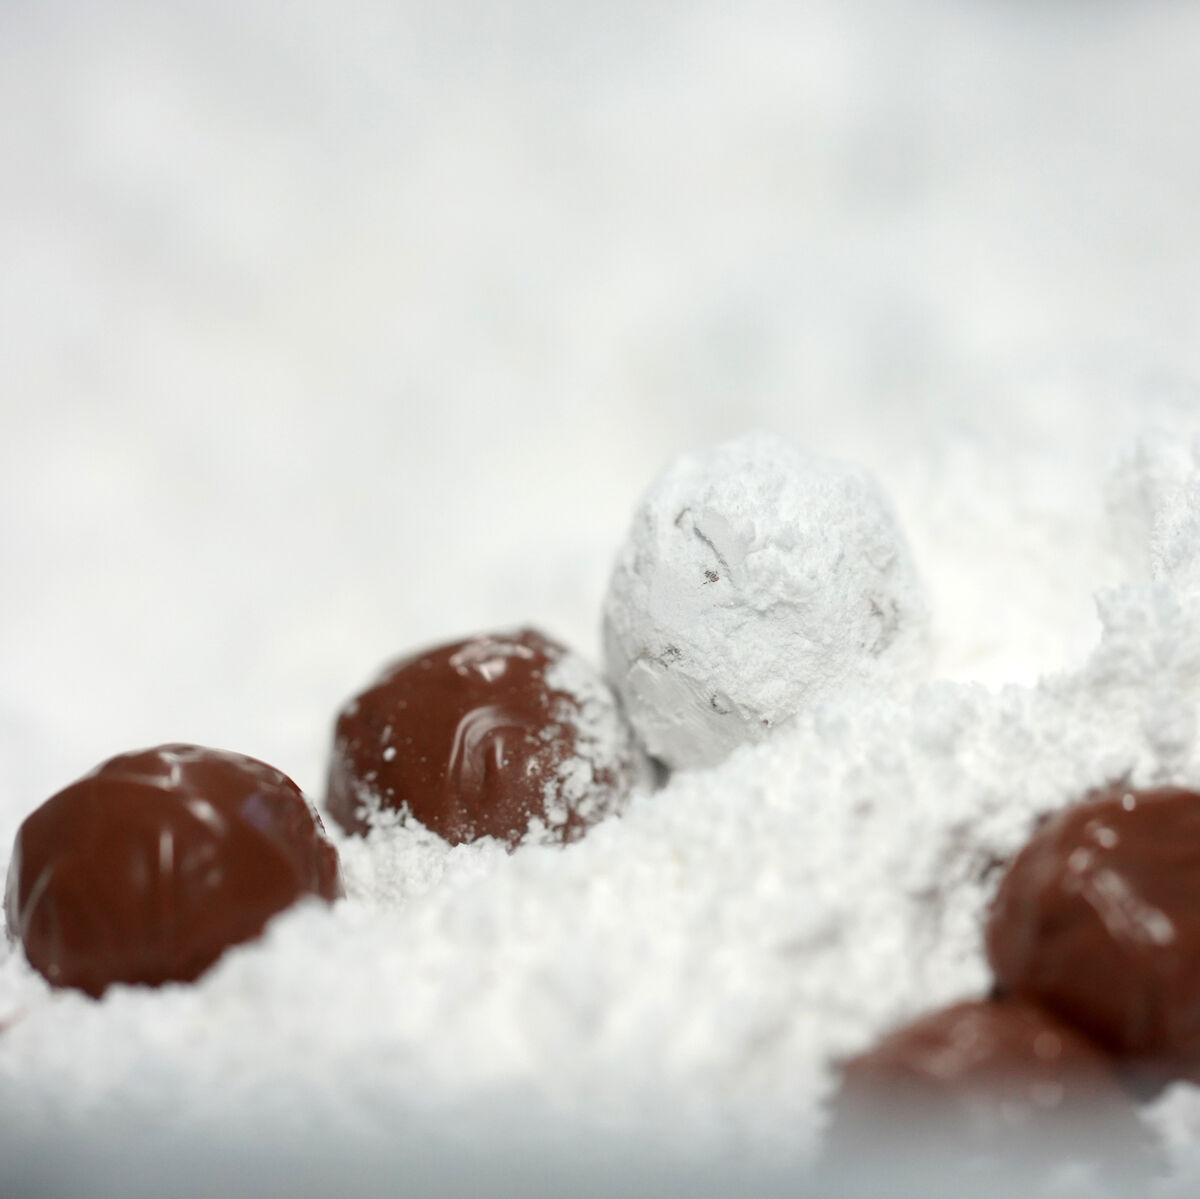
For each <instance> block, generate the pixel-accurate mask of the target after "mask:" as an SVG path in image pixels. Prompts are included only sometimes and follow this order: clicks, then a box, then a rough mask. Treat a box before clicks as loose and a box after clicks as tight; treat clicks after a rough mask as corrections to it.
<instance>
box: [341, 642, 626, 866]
mask: <svg viewBox="0 0 1200 1199" xmlns="http://www.w3.org/2000/svg"><path fill="white" fill-rule="evenodd" d="M568 656H569V661H568ZM562 665H570V666H571V668H572V672H573V677H574V679H575V680H576V682H577V684H578V686H576V687H572V688H571V689H567V688H566V687H565V686H563V685H561V683H557V682H556V675H555V671H556V670H557V669H559V668H560V667H561V666H562ZM580 688H582V691H581V690H580ZM634 774H635V750H634V746H633V742H632V738H631V736H630V734H629V732H628V729H627V727H626V725H625V723H624V720H623V718H622V716H621V714H620V711H619V709H618V707H617V703H616V700H615V698H614V697H613V695H612V693H611V691H610V690H609V688H608V687H607V685H606V684H605V683H604V682H603V681H602V680H601V679H600V678H599V676H598V675H596V674H595V672H594V671H592V670H591V669H590V668H589V667H586V666H585V665H584V664H583V662H582V660H580V659H578V658H577V657H576V656H575V655H571V654H570V651H568V650H567V649H566V648H565V647H563V646H561V645H559V644H557V643H556V642H554V641H551V640H550V639H549V638H547V637H545V636H543V635H542V634H541V633H538V632H536V631H534V630H532V629H523V630H521V631H519V632H516V633H511V634H505V633H498V634H494V635H491V636H481V637H475V638H472V639H470V640H468V641H460V642H455V643H454V644H452V645H444V646H439V647H437V648H435V649H431V650H428V651H425V652H423V653H420V654H417V655H415V656H414V657H410V658H405V659H403V660H402V661H400V662H397V663H395V664H394V665H392V666H391V667H389V668H388V669H387V670H385V671H384V673H383V675H382V676H381V677H380V678H379V679H378V680H377V681H376V682H375V683H374V684H373V685H372V686H371V687H369V688H368V689H367V690H366V691H364V692H362V694H360V695H358V696H357V697H355V698H354V699H353V700H351V701H350V702H349V703H348V704H347V705H346V707H345V708H344V709H343V710H342V712H341V714H340V716H339V717H338V721H337V728H336V731H335V737H334V748H333V757H332V761H331V764H330V770H329V790H328V796H327V807H328V809H329V813H330V815H332V816H333V818H334V819H335V820H337V821H338V823H339V824H341V825H342V826H343V827H344V828H345V829H346V830H347V831H349V832H357V833H365V832H366V831H367V830H368V829H369V827H370V824H371V814H372V813H373V812H375V811H393V812H404V813H411V815H412V816H414V817H415V818H416V819H417V820H419V821H420V822H421V823H422V824H423V825H425V827H426V828H428V829H429V830H430V831H432V832H434V833H437V834H438V835H439V836H441V837H443V838H445V839H446V840H447V841H449V842H451V843H452V844H460V843H462V842H466V841H473V840H476V839H477V838H480V837H496V838H499V839H500V840H502V841H505V842H506V843H507V844H508V845H509V846H510V847H511V846H514V845H516V844H517V842H519V841H520V840H521V839H522V838H524V837H525V836H526V835H527V834H528V833H530V831H531V830H534V831H536V832H537V833H538V834H539V836H541V837H542V838H543V839H548V840H555V841H570V840H573V839H575V838H576V837H578V836H580V835H581V834H582V833H583V831H584V830H585V829H586V828H587V827H588V826H589V825H591V824H594V823H595V822H596V821H597V820H599V819H601V818H603V817H604V816H606V815H608V814H609V813H610V812H613V811H615V810H617V809H618V808H619V807H620V806H621V804H622V803H623V802H624V799H625V796H626V793H627V792H628V789H629V787H630V785H631V782H632V780H633V777H634Z"/></svg>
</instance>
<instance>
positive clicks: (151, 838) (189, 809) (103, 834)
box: [5, 745, 341, 996]
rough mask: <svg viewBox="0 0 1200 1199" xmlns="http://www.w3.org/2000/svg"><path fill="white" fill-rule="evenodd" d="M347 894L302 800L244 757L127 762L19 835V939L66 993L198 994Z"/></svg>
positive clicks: (11, 915)
mask: <svg viewBox="0 0 1200 1199" xmlns="http://www.w3.org/2000/svg"><path fill="white" fill-rule="evenodd" d="M340 893H341V887H340V883H339V880H338V860H337V851H336V850H335V849H334V848H333V846H332V845H331V844H330V843H329V842H328V841H327V840H326V839H325V836H324V829H323V828H322V827H321V822H320V818H319V817H318V816H317V814H316V812H315V811H313V809H312V808H311V806H310V805H309V804H308V802H307V800H305V798H304V796H303V795H302V794H301V792H300V789H299V788H298V787H297V786H296V784H295V783H293V782H292V780H291V779H289V778H288V777H287V776H286V775H284V774H282V773H280V772H279V771H278V770H275V769H274V768H272V767H270V766H267V765H266V764H264V763H263V762H258V761H256V760H255V759H253V758H247V757H243V756H242V755H241V754H234V753H225V752H222V751H220V750H214V749H201V748H199V747H197V746H193V745H164V746H160V747H159V748H157V749H148V750H142V751H140V752H137V753H130V754H122V755H121V756H120V757H116V758H113V759H112V760H111V761H108V762H105V763H104V764H103V765H102V766H99V767H97V769H96V770H94V771H92V773H91V774H89V775H86V776H85V777H84V778H82V779H80V780H79V781H78V782H76V783H73V784H72V785H71V786H69V787H67V788H66V789H65V790H63V791H60V792H59V793H58V794H57V795H55V796H53V797H52V798H51V799H48V800H47V801H46V802H45V803H44V804H42V806H41V807H40V808H38V809H37V810H36V811H35V812H33V813H32V814H31V815H30V816H28V817H27V818H26V819H25V821H24V823H23V824H22V825H21V827H20V829H19V830H18V832H17V838H16V844H15V846H14V848H13V857H12V863H11V865H10V866H9V871H8V886H7V892H6V896H5V912H6V915H7V917H8V928H9V934H10V935H11V936H14V937H16V938H18V939H19V940H20V941H21V943H22V945H24V947H25V953H26V955H27V957H28V958H29V961H30V963H31V964H32V965H33V966H34V968H35V969H37V970H39V971H40V972H41V973H42V974H44V975H45V976H46V978H47V979H49V981H50V982H51V983H53V984H55V985H56V986H64V987H78V988H79V989H80V990H83V991H86V992H87V993H88V994H89V995H93V996H99V995H101V994H103V992H104V990H105V989H106V988H107V987H108V986H109V985H110V984H112V983H116V982H123V983H150V984H158V983H164V982H168V981H181V982H183V981H189V980H191V979H194V978H196V977H197V976H198V975H200V974H201V973H202V972H203V971H204V970H205V969H207V968H208V967H209V966H210V965H212V963H213V962H214V961H216V959H217V958H218V957H219V956H220V955H221V953H222V952H223V951H224V950H225V949H226V948H227V947H228V946H230V945H234V944H237V943H238V942H240V941H246V940H249V939H250V938H252V937H255V936H257V935H258V934H259V933H260V932H261V931H262V928H263V926H264V924H265V923H266V922H267V920H268V919H270V917H271V916H273V915H275V913H277V912H279V911H281V910H282V909H284V908H286V907H287V906H288V905H289V904H291V903H292V902H294V901H295V900H296V899H298V898H299V897H300V896H302V895H307V894H313V895H319V896H320V897H321V898H323V899H326V900H332V899H334V898H335V897H336V896H338V895H339V894H340Z"/></svg>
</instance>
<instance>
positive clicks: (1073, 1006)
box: [987, 788, 1200, 1077]
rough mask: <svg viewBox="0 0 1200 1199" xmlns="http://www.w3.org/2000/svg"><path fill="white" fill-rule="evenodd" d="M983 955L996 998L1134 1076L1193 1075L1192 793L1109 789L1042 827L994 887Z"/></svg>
mask: <svg viewBox="0 0 1200 1199" xmlns="http://www.w3.org/2000/svg"><path fill="white" fill-rule="evenodd" d="M987 948H988V956H989V958H990V959H991V964H992V969H993V971H994V972H995V976H996V981H997V983H998V984H999V986H1000V988H1001V989H1002V990H1004V991H1005V992H1008V993H1011V994H1014V995H1021V996H1025V997H1027V998H1029V999H1032V1000H1036V1001H1037V1002H1039V1003H1041V1004H1043V1005H1044V1006H1045V1007H1048V1008H1050V1009H1052V1010H1053V1011H1055V1012H1056V1013H1057V1014H1058V1015H1059V1016H1061V1017H1062V1019H1064V1020H1067V1021H1069V1022H1070V1023H1072V1024H1074V1025H1075V1026H1076V1027H1078V1028H1080V1029H1082V1030H1083V1031H1085V1032H1086V1033H1088V1034H1089V1035H1090V1036H1092V1037H1094V1038H1095V1039H1096V1040H1097V1041H1099V1042H1101V1043H1102V1044H1104V1045H1105V1046H1107V1047H1108V1048H1110V1049H1112V1050H1114V1051H1116V1052H1118V1053H1121V1054H1124V1055H1127V1056H1128V1057H1130V1058H1131V1059H1138V1061H1137V1062H1136V1063H1135V1068H1137V1069H1138V1070H1139V1071H1144V1072H1147V1073H1151V1074H1153V1073H1158V1072H1160V1071H1162V1072H1165V1074H1166V1075H1168V1076H1169V1075H1174V1074H1181V1073H1182V1074H1186V1075H1189V1076H1191V1077H1197V1076H1200V795H1197V794H1196V793H1195V792H1192V791H1184V790H1180V789H1178V788H1162V789H1159V790H1152V791H1130V790H1125V789H1117V790H1113V791H1110V792H1107V793H1105V794H1103V795H1101V796H1100V797H1098V798H1094V799H1091V800H1089V801H1086V802H1084V803H1081V804H1079V805H1077V806H1075V807H1072V808H1068V809H1067V810H1065V811H1063V812H1061V813H1059V814H1058V815H1056V816H1054V817H1053V818H1051V819H1050V820H1049V821H1047V822H1046V823H1045V824H1043V825H1042V827H1041V828H1040V829H1039V830H1038V831H1037V833H1036V834H1035V835H1034V837H1033V839H1032V840H1031V841H1030V842H1029V844H1028V845H1027V846H1026V847H1025V848H1024V849H1023V850H1022V851H1021V852H1020V853H1019V854H1018V855H1017V857H1016V859H1015V860H1014V861H1013V863H1012V865H1011V866H1010V867H1009V870H1008V872H1007V873H1006V875H1005V876H1004V878H1003V880H1002V881H1001V883H1000V888H999V891H998V892H997V895H996V899H995V902H994V904H993V906H992V910H991V914H990V917H989V919H988V925H987Z"/></svg>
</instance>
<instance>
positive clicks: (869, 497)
mask: <svg viewBox="0 0 1200 1199" xmlns="http://www.w3.org/2000/svg"><path fill="white" fill-rule="evenodd" d="M928 624H929V605H928V600H927V598H926V596H925V594H924V590H923V588H922V585H921V582H920V580H919V578H918V577H917V573H916V570H915V568H914V566H913V563H912V558H911V555H910V553H909V549H908V546H907V544H906V542H905V540H904V535H903V533H902V532H901V531H900V529H899V527H898V526H897V524H896V520H895V516H894V514H893V513H892V511H891V508H890V506H889V504H888V501H887V499H886V497H885V496H884V495H883V494H882V493H881V492H880V490H879V488H878V485H877V484H876V483H875V481H874V480H873V479H872V478H871V477H870V476H869V475H867V474H866V473H865V472H864V471H862V470H861V469H860V468H854V467H850V466H846V465H844V464H842V463H839V462H831V461H829V460H827V459H821V458H816V457H814V456H812V455H810V454H805V453H803V452H802V451H800V450H799V449H797V448H796V447H795V446H792V445H789V444H788V443H787V442H786V441H783V440H782V439H781V438H778V437H772V436H769V435H767V434H762V433H757V434H750V435H748V436H746V437H742V438H740V439H738V440H737V441H733V442H729V443H727V444H725V445H722V446H720V447H718V448H716V449H715V450H710V451H708V452H706V453H703V454H691V455H685V456H683V457H681V458H679V459H678V460H677V461H676V462H674V463H672V464H671V466H670V467H669V468H668V469H667V470H666V471H665V472H664V474H663V475H662V477H661V478H660V479H658V480H657V481H656V482H655V484H654V485H653V486H652V487H651V488H650V490H649V492H648V494H647V495H646V497H645V498H644V499H643V500H642V502H641V504H640V505H639V506H638V510H637V512H636V513H635V515H634V519H633V525H632V528H631V529H630V531H629V534H628V536H627V537H626V540H625V544H624V545H623V546H622V547H621V550H620V552H619V553H618V556H617V564H616V567H615V569H614V571H613V576H612V579H611V580H610V582H609V588H608V593H607V595H606V597H605V601H604V647H605V662H606V664H607V667H608V670H609V675H610V677H611V678H612V679H613V681H614V683H615V685H616V686H617V688H618V690H619V692H620V694H621V697H622V699H623V700H624V702H625V707H626V710H627V711H628V713H629V718H630V720H631V721H632V723H633V726H634V728H635V729H636V731H637V733H638V735H639V736H640V737H641V739H642V742H643V744H645V746H646V747H647V749H648V750H649V751H650V752H651V753H652V754H654V755H655V757H657V758H659V759H661V760H662V761H664V762H665V763H666V764H667V765H668V766H670V767H673V768H687V767H695V766H712V765H714V764H715V763H717V762H719V761H720V760H721V759H722V758H723V757H725V755H726V754H728V753H729V751H730V750H731V749H733V748H735V747H736V746H738V745H742V744H748V743H753V742H757V741H761V740H762V739H763V738H764V737H765V736H766V735H767V734H768V733H769V732H770V730H772V729H774V728H778V727H780V726H781V725H785V724H787V723H788V722H789V721H790V720H791V718H792V717H793V715H794V714H795V713H797V712H803V711H805V710H807V709H810V708H812V707H814V706H816V705H818V704H820V703H821V702H822V701H823V700H825V699H826V698H828V697H829V696H831V695H835V696H836V695H849V694H852V693H854V694H859V693H866V692H871V691H875V692H878V691H880V690H881V689H883V690H887V689H891V690H897V689H899V690H903V689H905V688H906V687H907V688H911V687H912V685H913V684H914V683H915V682H917V681H919V680H921V679H923V678H924V677H925V676H926V674H927V671H928V665H929V662H928V658H929V655H928Z"/></svg>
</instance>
